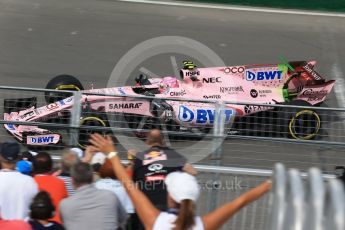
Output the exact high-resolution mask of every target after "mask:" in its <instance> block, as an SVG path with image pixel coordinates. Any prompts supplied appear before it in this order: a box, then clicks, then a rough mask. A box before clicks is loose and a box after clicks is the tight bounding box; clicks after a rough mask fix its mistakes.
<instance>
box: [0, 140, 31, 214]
mask: <svg viewBox="0 0 345 230" xmlns="http://www.w3.org/2000/svg"><path fill="white" fill-rule="evenodd" d="M19 153H20V146H19V144H18V143H17V142H4V143H2V144H1V145H0V162H1V170H0V216H1V218H2V219H4V220H11V219H17V220H19V219H23V220H27V219H28V216H29V215H28V214H29V206H30V203H31V201H32V199H33V197H34V196H35V195H36V194H37V192H38V188H37V185H36V183H35V181H34V179H33V178H32V177H30V176H27V175H23V174H21V173H19V172H17V171H16V170H15V168H16V162H17V161H18V160H19V158H20V154H19Z"/></svg>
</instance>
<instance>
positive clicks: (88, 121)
mask: <svg viewBox="0 0 345 230" xmlns="http://www.w3.org/2000/svg"><path fill="white" fill-rule="evenodd" d="M80 126H81V127H80V129H79V140H78V145H79V147H81V148H83V149H84V148H86V146H87V145H90V143H89V139H90V135H91V134H94V133H99V134H101V135H104V136H105V135H107V134H109V131H108V130H100V129H97V128H106V127H109V124H108V121H107V120H106V119H105V117H102V116H100V115H98V114H88V115H87V116H84V117H81V118H80ZM83 126H88V127H90V126H93V127H95V128H96V129H92V128H91V129H90V128H83Z"/></svg>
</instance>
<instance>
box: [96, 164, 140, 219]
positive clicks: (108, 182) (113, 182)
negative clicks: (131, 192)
mask: <svg viewBox="0 0 345 230" xmlns="http://www.w3.org/2000/svg"><path fill="white" fill-rule="evenodd" d="M99 174H100V177H101V179H100V180H98V181H97V182H96V183H95V186H96V188H98V189H105V190H108V191H111V192H113V193H114V194H115V195H116V196H117V198H118V199H119V201H120V203H121V204H122V207H123V208H124V209H125V210H126V212H127V213H128V214H131V213H134V207H133V204H132V201H131V199H130V198H129V196H128V194H127V192H126V190H125V188H124V187H123V186H122V183H121V182H120V181H119V180H118V179H117V178H116V176H115V173H114V170H113V165H112V164H111V162H110V160H106V161H105V162H104V164H103V165H102V166H101V169H100V171H99Z"/></svg>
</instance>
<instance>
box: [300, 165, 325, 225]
mask: <svg viewBox="0 0 345 230" xmlns="http://www.w3.org/2000/svg"><path fill="white" fill-rule="evenodd" d="M308 175H309V178H308V181H307V192H308V194H306V199H307V207H306V211H305V213H306V218H305V222H304V227H303V229H305V230H322V229H323V227H322V222H323V210H324V198H325V188H324V181H323V179H322V174H321V171H320V170H319V169H317V168H311V169H309V173H308Z"/></svg>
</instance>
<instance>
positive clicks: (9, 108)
mask: <svg viewBox="0 0 345 230" xmlns="http://www.w3.org/2000/svg"><path fill="white" fill-rule="evenodd" d="M36 102H37V99H36V97H30V98H19V99H5V100H4V120H7V121H16V122H20V121H28V120H30V118H32V117H35V115H36V113H37V112H38V111H37V110H36V104H37V103H36ZM27 119H28V120H27ZM4 128H5V129H6V130H7V132H9V133H10V134H11V135H12V136H13V137H15V138H16V140H18V141H19V142H21V143H23V144H25V145H32V146H42V145H49V144H58V143H60V142H61V141H62V136H61V135H60V134H59V133H52V132H51V131H49V130H46V129H42V128H39V127H38V126H28V125H21V124H12V123H8V124H4Z"/></svg>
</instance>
